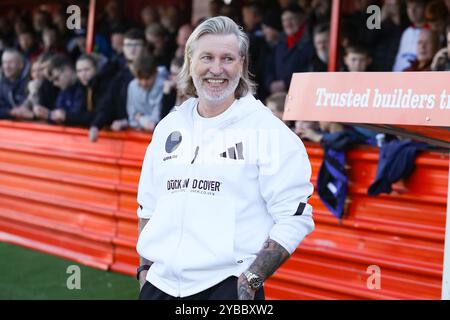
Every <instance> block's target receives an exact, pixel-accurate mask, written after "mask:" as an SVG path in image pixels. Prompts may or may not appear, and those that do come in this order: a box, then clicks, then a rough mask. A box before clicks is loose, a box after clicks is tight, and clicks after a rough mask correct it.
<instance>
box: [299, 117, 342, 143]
mask: <svg viewBox="0 0 450 320" xmlns="http://www.w3.org/2000/svg"><path fill="white" fill-rule="evenodd" d="M308 124H311V126H304V127H303V128H302V129H301V130H300V131H299V133H300V137H301V138H302V139H307V140H310V141H313V142H317V143H320V142H321V141H322V139H323V137H324V136H326V135H327V134H335V133H338V132H342V131H344V130H345V129H344V126H343V125H342V124H340V123H336V122H325V121H321V122H319V128H318V129H316V128H315V127H314V126H312V125H313V124H314V123H313V122H308Z"/></svg>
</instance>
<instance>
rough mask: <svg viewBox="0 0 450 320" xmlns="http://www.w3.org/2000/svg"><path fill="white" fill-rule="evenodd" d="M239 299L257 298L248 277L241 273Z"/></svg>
mask: <svg viewBox="0 0 450 320" xmlns="http://www.w3.org/2000/svg"><path fill="white" fill-rule="evenodd" d="M237 290H238V300H253V299H254V298H255V291H254V290H252V289H251V288H250V287H249V285H248V282H247V278H245V276H244V275H241V276H240V277H239V278H238V288H237Z"/></svg>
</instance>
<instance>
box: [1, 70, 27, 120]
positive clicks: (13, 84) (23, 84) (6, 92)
mask: <svg viewBox="0 0 450 320" xmlns="http://www.w3.org/2000/svg"><path fill="white" fill-rule="evenodd" d="M27 84H28V65H25V66H24V68H23V69H22V72H21V73H20V75H19V77H18V78H17V79H16V80H14V81H10V80H8V79H6V78H5V76H4V75H3V73H2V74H0V119H11V118H12V117H11V116H10V115H9V112H10V110H11V109H12V108H13V107H16V106H20V105H21V104H22V103H23V102H24V101H25V99H26V98H27Z"/></svg>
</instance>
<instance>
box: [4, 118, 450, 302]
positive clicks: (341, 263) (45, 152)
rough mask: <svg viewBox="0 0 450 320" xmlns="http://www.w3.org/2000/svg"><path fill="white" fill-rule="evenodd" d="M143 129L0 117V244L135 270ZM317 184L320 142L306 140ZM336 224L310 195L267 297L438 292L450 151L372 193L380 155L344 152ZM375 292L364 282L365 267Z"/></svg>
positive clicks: (423, 159)
mask: <svg viewBox="0 0 450 320" xmlns="http://www.w3.org/2000/svg"><path fill="white" fill-rule="evenodd" d="M150 139H151V134H145V133H142V132H132V131H129V132H122V133H111V132H101V134H100V138H99V141H98V142H96V143H90V142H89V141H88V138H87V130H85V129H78V128H63V127H57V126H49V125H45V124H32V123H17V122H11V121H0V241H8V242H12V243H16V244H19V245H23V246H26V247H29V248H33V249H35V250H39V251H43V252H47V253H51V254H54V255H58V256H62V257H65V258H69V259H72V260H74V261H77V262H79V263H83V264H86V265H90V266H94V267H97V268H100V269H104V270H107V269H108V270H112V271H115V272H120V273H124V274H129V275H134V272H135V268H136V266H137V264H138V255H137V253H136V249H135V246H136V240H137V216H136V207H137V203H136V192H137V186H138V181H139V174H140V169H141V164H142V160H143V157H144V153H145V149H146V148H147V146H148V143H149V142H150ZM305 144H306V147H307V150H308V154H309V157H310V160H311V165H312V169H313V178H312V181H313V183H314V184H315V183H316V179H317V173H318V170H319V167H320V164H321V161H322V156H323V153H322V149H321V148H320V147H319V146H318V145H317V144H313V143H308V142H306V143H305ZM347 158H348V175H349V180H350V183H349V194H348V198H349V206H348V213H347V215H346V216H345V218H344V219H343V221H342V223H341V224H340V223H339V222H338V221H337V219H335V218H334V217H333V216H332V214H331V213H330V212H328V210H327V209H326V208H325V207H324V206H323V205H322V203H321V202H320V200H319V199H318V196H317V195H316V194H314V195H313V197H312V198H311V199H310V200H311V204H312V205H313V208H314V219H315V222H316V229H315V231H314V232H313V233H312V234H311V235H310V236H308V237H307V238H306V239H305V240H304V241H303V242H302V243H301V245H300V246H299V248H298V249H297V250H296V252H295V253H294V254H293V256H292V257H291V258H290V259H289V260H288V261H287V262H286V264H285V265H283V267H282V268H280V269H279V270H278V271H277V272H276V273H275V274H274V275H273V277H271V278H270V279H269V280H268V281H267V283H266V286H265V287H266V295H267V297H268V298H269V299H439V297H440V292H441V280H442V262H443V250H444V234H445V206H446V199H447V196H446V193H447V172H448V169H449V168H448V166H449V158H448V154H444V153H438V152H432V153H431V152H424V153H422V154H421V155H420V156H419V157H418V158H417V159H416V170H415V171H414V173H413V175H412V176H411V177H410V178H409V179H408V180H407V181H406V182H405V185H406V188H407V189H408V191H407V192H404V193H400V192H397V193H393V194H391V195H381V196H377V197H369V196H368V195H367V188H368V186H369V185H370V183H371V182H372V181H373V179H374V178H375V174H376V166H377V161H378V151H377V150H376V149H374V148H371V147H365V146H361V147H358V148H356V149H354V150H352V151H350V152H349V153H348V156H347ZM373 265H375V266H378V267H379V268H380V271H381V287H380V288H379V289H371V288H370V286H368V279H369V277H370V275H371V274H370V273H368V267H369V266H373Z"/></svg>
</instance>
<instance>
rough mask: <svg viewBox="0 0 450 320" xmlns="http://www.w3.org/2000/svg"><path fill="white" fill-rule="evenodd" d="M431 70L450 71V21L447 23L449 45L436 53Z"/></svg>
mask: <svg viewBox="0 0 450 320" xmlns="http://www.w3.org/2000/svg"><path fill="white" fill-rule="evenodd" d="M431 70H433V71H450V23H449V24H448V25H447V46H446V47H445V48H442V49H441V50H439V51H438V53H436V54H435V56H434V58H433V62H432V64H431Z"/></svg>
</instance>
